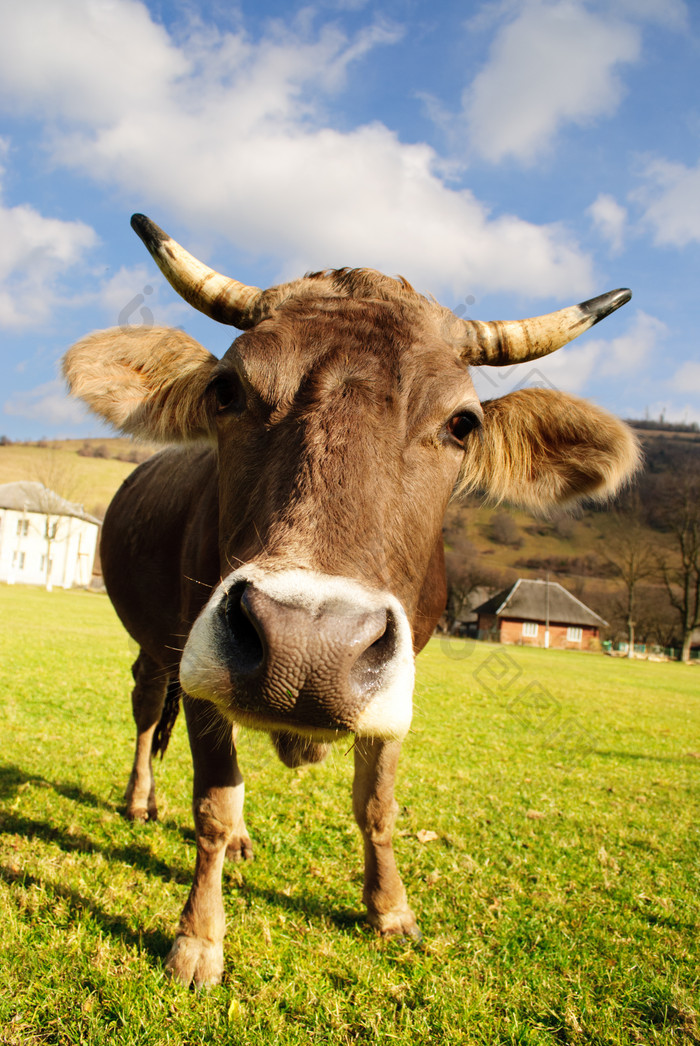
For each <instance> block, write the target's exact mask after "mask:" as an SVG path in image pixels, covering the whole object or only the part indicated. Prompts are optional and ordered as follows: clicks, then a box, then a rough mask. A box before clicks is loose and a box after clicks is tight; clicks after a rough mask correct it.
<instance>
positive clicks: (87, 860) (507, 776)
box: [0, 587, 700, 1046]
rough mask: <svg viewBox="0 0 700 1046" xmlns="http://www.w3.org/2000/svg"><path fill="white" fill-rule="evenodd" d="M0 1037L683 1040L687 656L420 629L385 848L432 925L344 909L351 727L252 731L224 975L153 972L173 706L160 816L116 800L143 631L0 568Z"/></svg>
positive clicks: (183, 766)
mask: <svg viewBox="0 0 700 1046" xmlns="http://www.w3.org/2000/svg"><path fill="white" fill-rule="evenodd" d="M0 648H1V650H2V657H1V659H0V704H1V712H0V714H1V716H2V720H1V721H2V739H3V743H2V755H1V757H0V811H1V812H0V818H1V823H0V828H1V829H2V834H1V836H0V847H1V855H0V863H1V866H2V871H1V876H0V914H1V917H0V1042H1V1043H4V1044H13V1046H15V1044H16V1046H35V1044H66V1046H68V1044H71V1046H72V1044H76V1043H81V1044H98V1043H99V1044H102V1043H104V1044H107V1043H109V1044H115V1043H116V1044H154V1046H155V1044H158V1046H160V1044H166V1043H172V1044H188V1046H190V1044H199V1043H217V1044H224V1043H232V1044H233V1043H235V1044H239V1043H240V1044H263V1043H265V1044H267V1043H271V1042H275V1043H280V1044H297V1043H298V1044H304V1043H316V1042H318V1043H321V1042H323V1043H339V1044H340V1043H342V1044H345V1043H365V1042H366V1043H369V1042H372V1043H411V1044H412V1046H416V1044H419V1043H421V1044H422V1043H426V1044H427V1043H433V1042H443V1043H475V1044H476V1043H478V1044H484V1046H494V1044H505V1043H513V1044H515V1043H518V1044H533V1046H534V1044H537V1046H544V1044H550V1043H551V1044H555V1043H590V1044H611V1046H614V1044H623V1043H644V1044H654V1043H700V1015H699V1010H700V933H699V931H700V668H689V667H687V666H684V665H680V664H676V663H672V664H648V663H642V662H631V663H628V662H626V661H619V660H612V659H610V658H606V657H602V656H593V655H583V654H582V655H578V654H570V653H560V652H554V651H552V652H545V651H538V650H526V649H514V648H499V647H494V646H489V645H486V644H473V643H465V642H463V641H451V642H447V641H442V642H441V641H440V640H433V641H432V642H431V644H430V645H429V647H428V649H427V651H426V652H425V653H424V654H423V655H421V657H420V658H419V661H418V665H419V668H418V686H417V693H416V710H415V717H414V726H413V729H412V731H411V734H410V735H409V738H408V740H407V742H406V744H405V746H404V754H403V757H402V763H401V768H400V772H399V780H398V786H397V795H398V798H399V803H400V806H401V812H400V816H399V819H398V822H397V839H396V851H397V859H398V861H399V867H400V870H401V873H402V876H403V878H404V881H405V883H406V886H407V889H408V894H409V900H410V902H411V903H412V905H413V907H414V909H415V911H416V912H417V914H418V918H419V922H420V924H421V927H422V930H423V933H424V941H423V943H422V944H421V945H414V944H408V943H406V942H403V941H400V940H389V941H383V940H379V939H377V938H376V937H375V936H374V935H373V934H372V933H371V932H370V931H369V930H367V929H366V928H365V927H364V925H363V923H362V921H361V918H360V917H359V913H360V893H361V883H362V879H361V873H362V862H361V844H360V837H359V833H358V832H357V829H356V828H355V825H354V823H353V821H352V816H351V804H350V782H351V768H352V758H351V755H350V754H349V752H348V750H349V748H350V741H348V742H346V743H340V744H339V745H337V746H336V749H335V750H334V752H333V753H332V754H331V756H330V757H329V759H328V761H327V762H326V763H325V764H322V765H320V766H312V767H308V768H302V769H300V770H295V771H290V770H287V769H285V768H284V767H283V766H282V765H281V763H279V762H278V761H277V759H276V757H275V755H274V753H273V750H272V746H271V745H270V742H269V740H268V739H267V738H266V737H265V736H262V735H255V734H252V733H245V734H243V735H242V737H241V742H240V751H241V765H242V769H243V772H244V774H245V777H246V785H247V817H246V820H247V824H248V828H249V830H250V832H251V835H252V838H253V844H254V846H255V850H256V859H255V861H253V862H252V863H250V864H246V865H233V864H230V865H228V866H227V869H226V870H225V872H224V883H225V893H226V903H227V915H228V921H229V930H228V935H227V938H226V944H225V957H226V972H225V975H224V983H223V985H222V986H221V987H220V988H217V989H214V990H212V991H209V992H201V993H196V992H193V991H190V990H187V989H184V988H182V987H180V986H178V985H174V984H172V983H170V982H168V981H167V980H166V979H165V978H164V976H163V974H162V960H163V957H164V955H165V954H166V953H167V951H168V948H169V945H170V942H171V939H172V936H173V933H174V929H175V925H176V921H177V918H178V916H179V912H180V910H181V907H182V904H183V902H184V900H185V897H186V895H187V891H188V889H189V883H190V877H191V874H192V868H193V862H194V837H193V832H192V823H191V815H190V809H189V806H190V786H191V769H190V759H189V752H188V748H187V741H186V735H185V729H184V722H178V724H177V726H176V729H175V732H174V735H173V739H172V741H171V746H170V749H169V751H168V753H167V756H166V758H165V760H164V762H163V763H162V764H159V766H158V771H157V773H158V781H159V789H160V795H159V799H160V810H161V821H160V822H158V823H157V824H146V825H142V824H138V825H134V824H129V823H127V822H125V821H124V820H122V818H121V817H120V814H119V809H120V806H121V801H122V795H123V790H124V787H125V785H126V780H127V776H128V771H129V767H130V763H131V756H132V743H133V730H132V723H131V710H130V702H129V698H128V693H129V685H130V672H129V668H130V664H131V661H132V660H133V656H134V651H133V649H132V648H130V644H129V641H128V639H127V637H126V635H125V633H124V632H123V631H122V629H121V626H120V625H119V624H118V622H117V620H116V617H115V615H114V614H113V612H112V610H111V607H110V604H109V602H108V600H107V598H106V597H104V596H100V595H93V594H88V593H83V592H53V593H51V594H47V593H46V592H44V591H33V590H29V589H22V588H19V587H17V588H7V587H2V588H0Z"/></svg>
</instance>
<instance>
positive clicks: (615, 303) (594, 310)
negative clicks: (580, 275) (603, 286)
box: [579, 287, 632, 326]
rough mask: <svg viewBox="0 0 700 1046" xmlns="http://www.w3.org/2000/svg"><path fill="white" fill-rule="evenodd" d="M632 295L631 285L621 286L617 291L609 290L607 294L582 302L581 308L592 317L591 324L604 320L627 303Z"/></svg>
mask: <svg viewBox="0 0 700 1046" xmlns="http://www.w3.org/2000/svg"><path fill="white" fill-rule="evenodd" d="M631 297H632V291H631V290H630V289H629V287H620V288H619V289H618V290H616V291H608V292H607V294H599V295H598V297H597V298H590V299H589V300H588V301H584V302H581V304H580V305H579V308H580V309H582V310H583V311H584V312H585V313H586V317H587V318H589V319H590V323H591V326H593V324H595V323H599V322H600V321H601V320H604V319H605V317H606V316H609V315H610V313H611V312H615V310H616V309H619V308H621V307H622V306H623V305H626V304H627V302H628V301H629V300H630V298H631Z"/></svg>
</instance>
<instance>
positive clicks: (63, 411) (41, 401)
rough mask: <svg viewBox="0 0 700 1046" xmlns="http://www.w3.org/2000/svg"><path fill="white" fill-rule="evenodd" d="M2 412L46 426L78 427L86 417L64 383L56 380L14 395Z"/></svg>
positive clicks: (80, 404) (5, 404) (81, 407)
mask: <svg viewBox="0 0 700 1046" xmlns="http://www.w3.org/2000/svg"><path fill="white" fill-rule="evenodd" d="M3 410H4V411H5V413H6V414H10V415H15V416H17V417H20V418H30V419H32V420H36V421H41V422H43V423H44V424H45V425H46V426H51V425H78V424H80V423H81V422H83V421H85V419H86V417H87V410H86V408H85V407H84V406H83V404H82V403H79V402H78V400H75V399H70V398H69V397H68V395H67V394H66V388H65V385H64V383H63V382H62V381H59V380H58V379H55V380H54V381H47V382H44V383H43V384H42V385H37V386H36V388H33V389H30V390H29V391H27V392H18V393H16V394H15V395H14V396H13V397H12V398H11V399H9V400H7V401H6V402H5V403H4V404H3Z"/></svg>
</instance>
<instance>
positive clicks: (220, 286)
mask: <svg viewBox="0 0 700 1046" xmlns="http://www.w3.org/2000/svg"><path fill="white" fill-rule="evenodd" d="M131 227H132V229H133V230H134V232H135V233H136V234H137V235H138V236H140V238H141V239H142V240H143V242H144V243H145V245H146V247H147V248H148V250H149V252H150V254H151V256H152V258H153V260H154V261H155V263H156V265H157V266H158V268H159V269H160V271H161V272H162V273H163V275H164V276H165V278H166V280H167V281H168V283H169V284H170V285H171V286H172V287H173V288H174V289H175V290H176V291H177V293H178V294H179V295H180V297H182V298H184V299H185V301H186V302H188V303H189V304H190V305H192V306H194V308H195V309H198V310H199V312H203V313H204V314H205V316H210V317H211V319H212V320H217V321H218V322H219V323H227V324H229V325H230V326H232V327H238V328H239V330H246V329H247V328H248V327H252V326H253V324H254V323H257V321H258V320H259V319H260V318H261V317H260V316H258V315H256V313H255V306H256V304H257V303H258V302H259V300H260V297H261V295H262V293H263V292H262V291H261V290H260V288H259V287H246V285H245V284H244V283H239V282H238V281H237V280H232V279H229V277H228V276H222V275H221V273H218V272H216V270H215V269H210V268H209V266H208V265H204V264H203V263H202V262H200V261H197V259H196V258H195V257H193V256H192V255H191V254H189V253H188V252H187V251H186V250H185V248H184V247H181V246H180V244H179V243H177V242H176V241H175V240H173V239H171V238H170V237H169V236H168V234H167V233H166V232H163V230H162V229H161V228H159V226H157V225H156V224H155V222H152V221H151V219H150V218H147V217H146V215H145V214H134V215H133V216H132V218H131Z"/></svg>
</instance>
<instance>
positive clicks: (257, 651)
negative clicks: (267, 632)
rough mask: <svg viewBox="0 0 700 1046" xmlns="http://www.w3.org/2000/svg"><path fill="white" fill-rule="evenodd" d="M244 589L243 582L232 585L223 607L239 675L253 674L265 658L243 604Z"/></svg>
mask: <svg viewBox="0 0 700 1046" xmlns="http://www.w3.org/2000/svg"><path fill="white" fill-rule="evenodd" d="M246 587H247V584H246V582H245V581H241V582H239V583H238V584H237V585H234V586H233V588H231V589H230V590H229V592H228V594H227V596H226V599H225V601H224V605H223V613H224V618H225V621H226V625H227V626H228V631H229V635H230V637H231V638H233V641H234V650H235V655H234V656H235V663H236V671H237V672H238V673H240V674H246V673H249V672H254V671H255V670H256V669H257V668H259V667H260V665H261V664H262V662H263V659H264V657H265V649H264V647H263V643H262V637H261V635H260V633H259V631H258V629H257V628H256V626H255V623H254V621H253V620H252V619H251V617H250V616H249V614H248V613H247V612H246V608H245V605H244V603H243V594H244V592H245V590H246Z"/></svg>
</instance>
